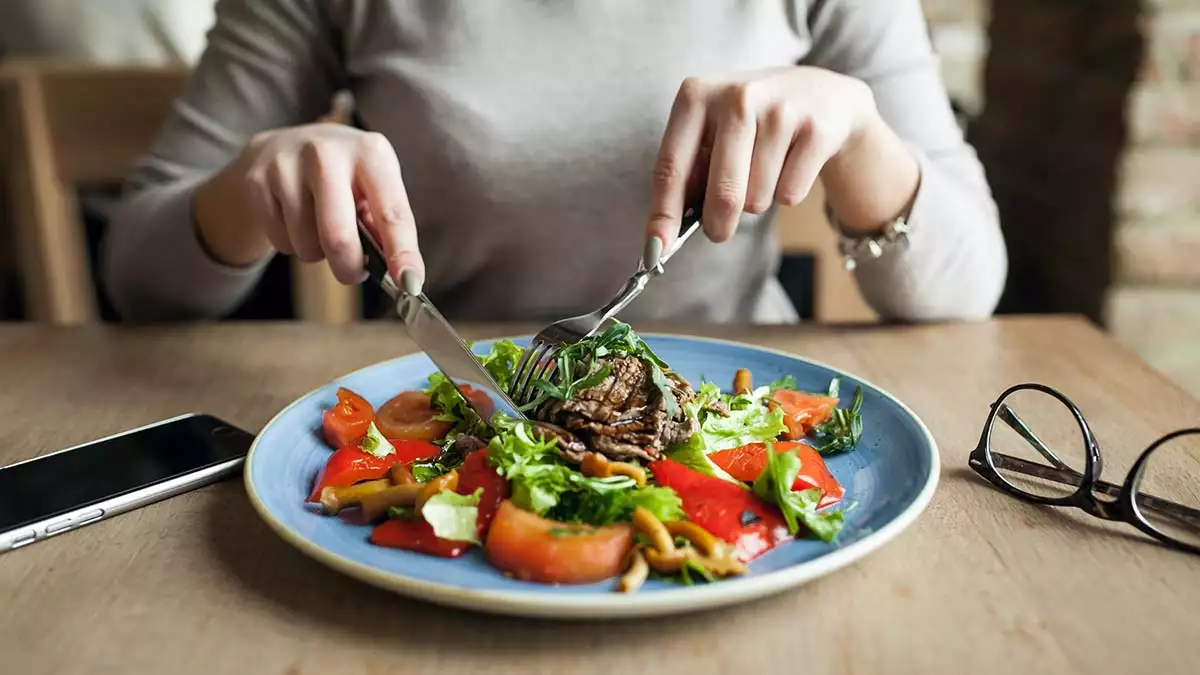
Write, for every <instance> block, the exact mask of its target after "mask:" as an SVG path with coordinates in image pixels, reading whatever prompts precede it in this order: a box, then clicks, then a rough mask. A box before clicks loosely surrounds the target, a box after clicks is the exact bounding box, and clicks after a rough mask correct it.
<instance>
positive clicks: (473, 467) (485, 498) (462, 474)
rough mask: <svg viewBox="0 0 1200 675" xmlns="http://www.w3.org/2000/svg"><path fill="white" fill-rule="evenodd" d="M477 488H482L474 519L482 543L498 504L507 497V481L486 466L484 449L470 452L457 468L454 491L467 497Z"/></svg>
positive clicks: (488, 465) (489, 465) (485, 450)
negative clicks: (477, 511)
mask: <svg viewBox="0 0 1200 675" xmlns="http://www.w3.org/2000/svg"><path fill="white" fill-rule="evenodd" d="M477 488H483V495H482V496H481V497H480V498H479V507H478V508H479V516H478V518H477V519H476V524H477V526H478V528H479V540H480V541H483V540H484V538H485V536H486V535H487V531H488V528H490V527H491V525H492V519H493V518H495V517H496V510H497V509H499V508H500V502H502V501H504V500H505V499H508V496H509V485H508V479H507V478H504V477H503V476H501V475H500V474H498V473H496V469H495V468H493V467H492V465H491V464H488V461H487V449H486V448H484V449H482V450H476V451H475V452H472V453H471V454H469V455H467V458H466V459H464V460H463V463H462V466H460V467H458V487H457V488H455V490H454V491H455V492H457V493H458V494H460V495H469V494H471V493H473V492H475V490H476V489H477Z"/></svg>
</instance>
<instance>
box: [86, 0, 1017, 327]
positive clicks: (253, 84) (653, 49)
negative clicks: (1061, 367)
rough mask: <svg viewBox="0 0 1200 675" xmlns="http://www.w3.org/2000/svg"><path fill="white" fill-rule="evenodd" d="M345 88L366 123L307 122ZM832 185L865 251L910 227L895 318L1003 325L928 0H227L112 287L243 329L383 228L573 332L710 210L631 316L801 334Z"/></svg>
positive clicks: (410, 276) (887, 265)
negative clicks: (278, 292)
mask: <svg viewBox="0 0 1200 675" xmlns="http://www.w3.org/2000/svg"><path fill="white" fill-rule="evenodd" d="M797 64H799V65H797ZM343 88H344V89H348V90H350V91H351V92H353V94H354V96H355V99H356V101H357V106H358V107H357V113H358V117H359V120H360V122H361V127H362V128H361V129H358V128H350V127H344V126H334V125H313V124H309V122H310V121H311V120H314V119H317V118H318V117H319V116H320V115H321V114H323V113H324V112H325V111H326V109H327V108H328V106H329V101H330V99H331V96H332V95H333V94H334V92H336V91H338V90H339V89H343ZM818 177H819V178H820V179H821V180H822V183H823V185H824V187H825V191H826V195H827V201H828V205H829V209H830V212H831V213H832V215H833V216H834V220H835V222H836V223H837V226H838V227H839V228H840V229H841V230H842V232H843V234H844V235H845V236H846V237H847V238H848V239H849V240H850V241H855V242H864V241H866V240H867V239H872V238H875V239H877V240H883V239H885V238H884V237H883V236H882V235H883V233H896V232H898V231H902V230H903V229H904V227H905V226H907V227H908V228H910V229H911V233H910V234H909V236H908V237H907V243H906V244H905V242H904V240H903V238H900V239H899V240H897V241H895V242H894V243H886V242H885V243H884V245H883V246H881V248H880V253H881V255H879V256H878V257H871V256H869V255H867V256H859V257H858V258H857V259H856V262H857V267H856V268H855V272H854V274H855V275H856V278H857V279H858V282H859V284H860V286H861V288H862V291H863V293H864V296H865V297H866V299H867V300H868V302H869V303H870V304H871V305H872V306H873V307H874V308H875V309H876V310H877V311H878V312H879V313H880V314H882V315H883V316H885V317H889V318H899V319H909V320H929V319H953V318H960V319H972V318H980V317H986V316H988V315H989V314H990V313H991V312H992V311H993V310H994V308H995V305H996V303H997V301H998V298H999V294H1000V290H1001V287H1002V285H1003V281H1004V276H1005V266H1006V259H1005V253H1004V246H1003V241H1002V238H1001V234H1000V231H999V227H998V223H997V215H996V210H995V206H994V204H993V202H992V200H991V195H990V191H989V189H988V186H987V182H986V180H985V177H984V174H983V171H982V168H981V166H980V165H979V163H978V161H977V160H976V157H975V154H974V152H973V151H972V150H971V148H970V147H969V146H968V145H966V144H965V142H964V141H963V139H962V136H961V134H960V132H959V129H958V127H957V126H956V124H955V120H954V117H953V114H952V112H951V108H950V105H949V102H948V100H947V95H946V93H945V91H944V89H943V87H942V85H941V82H940V79H939V76H938V72H937V63H936V60H935V57H934V55H933V53H932V51H931V47H930V44H929V41H928V39H927V32H926V25H925V21H924V17H923V14H922V11H921V8H920V5H919V2H918V0H812V1H810V2H804V1H802V0H795V1H793V2H784V1H783V0H779V1H773V2H769V1H766V0H761V1H756V2H735V1H734V0H708V1H706V2H704V3H696V2H690V1H689V0H673V1H659V2H653V3H649V2H643V1H642V0H605V1H598V0H586V1H585V0H574V1H567V0H564V1H561V2H545V1H544V0H509V1H507V2H503V3H488V2H468V1H467V0H453V1H451V0H442V1H436V2H435V1H432V0H430V1H428V2H419V1H417V0H340V1H339V0H225V1H224V2H222V3H220V5H219V7H218V14H217V23H216V26H215V28H214V30H213V31H212V33H211V34H210V36H209V45H208V49H207V51H206V53H205V54H204V56H203V58H202V59H201V62H200V63H199V65H198V67H197V71H196V73H195V76H194V78H193V79H192V81H191V83H190V85H189V86H188V88H187V90H186V92H185V93H184V94H183V95H182V98H181V99H180V101H179V104H178V105H177V107H176V110H175V114H174V115H173V116H172V118H171V119H170V120H169V121H168V123H167V125H166V128H165V129H164V131H163V134H162V137H161V140H160V142H159V144H158V146H157V147H156V148H155V149H154V151H153V152H152V153H151V154H150V155H149V156H148V157H146V158H145V159H144V161H143V162H141V163H140V165H139V166H138V167H137V169H136V171H135V173H134V175H133V179H132V181H131V183H130V190H129V194H128V197H127V199H126V201H125V203H124V207H123V209H122V211H121V212H120V214H119V215H118V216H117V217H116V220H115V222H114V223H113V225H112V228H111V234H110V240H109V242H108V254H107V262H106V278H107V282H108V287H109V291H110V294H111V295H112V297H113V299H114V301H115V303H116V305H117V306H118V307H119V308H120V309H121V311H122V312H123V314H124V315H126V316H127V317H129V318H134V319H153V318H167V317H177V318H189V317H212V316H218V315H221V314H223V313H226V312H228V311H230V310H232V309H233V308H234V307H236V306H237V304H238V302H239V300H240V299H241V298H243V297H244V296H245V294H246V293H247V292H248V290H249V289H250V288H251V287H252V286H253V285H254V283H255V282H256V279H257V278H258V275H259V274H260V272H261V270H262V269H263V266H264V264H265V262H266V261H267V260H268V259H269V258H270V256H272V255H273V254H274V253H275V252H282V253H285V254H292V255H296V256H298V257H300V258H301V259H304V260H309V261H312V260H320V259H325V260H328V263H329V265H330V267H331V268H332V270H333V272H334V274H335V275H336V277H337V278H338V279H339V280H340V281H342V282H343V283H347V284H352V283H358V282H361V281H362V280H363V272H362V269H361V267H362V265H361V261H362V253H361V248H360V246H359V243H358V240H357V238H356V231H355V227H356V216H358V215H361V217H362V218H363V220H364V221H365V222H367V223H368V225H369V226H370V227H371V228H372V229H373V230H375V232H376V233H377V235H378V236H379V238H380V239H381V240H382V242H383V244H384V246H385V248H386V250H387V253H388V257H389V261H390V271H391V273H392V274H393V275H394V276H395V277H396V279H397V280H398V281H401V282H402V283H403V284H404V285H405V287H407V288H408V289H410V290H413V291H415V290H418V289H420V288H421V287H422V286H423V287H424V289H425V291H426V292H427V293H428V294H429V296H430V297H431V299H432V300H433V301H434V302H435V304H437V305H438V306H439V307H440V308H441V309H442V310H443V311H444V312H445V313H446V314H447V315H448V316H451V317H455V318H469V319H512V318H522V319H533V318H557V317H562V316H566V315H570V314H576V313H579V312H581V311H589V310H591V309H594V308H595V307H597V306H599V305H601V304H603V303H604V302H605V301H607V300H608V299H609V298H611V296H612V294H613V293H614V291H615V290H616V289H617V288H618V287H619V286H620V284H621V283H622V282H623V280H624V279H625V278H626V277H627V276H628V275H629V274H630V273H631V272H632V271H633V269H634V267H635V265H636V263H637V260H638V258H639V257H640V256H642V255H643V251H646V254H647V255H649V256H653V255H654V254H655V253H656V252H657V251H658V250H660V249H661V248H663V247H665V246H669V245H670V243H671V241H672V240H673V238H674V232H675V230H676V228H677V227H678V223H679V220H680V217H681V213H682V212H683V210H684V208H685V205H686V204H688V203H690V202H691V201H692V200H696V199H699V198H701V197H702V198H703V214H704V218H703V225H704V231H705V234H706V235H707V237H706V238H704V237H696V238H694V239H693V240H692V241H691V242H689V243H688V245H687V246H685V247H684V249H683V250H682V251H681V252H680V253H679V254H678V255H677V256H676V257H674V258H672V259H671V261H670V263H669V265H667V268H668V269H667V274H666V275H664V276H663V277H660V278H659V279H657V280H656V281H655V282H653V283H652V284H651V285H650V287H649V288H648V289H647V291H646V292H645V293H644V294H643V295H642V296H641V298H639V300H638V301H637V302H636V303H634V305H632V306H631V307H630V308H629V309H628V310H626V312H625V313H624V314H623V315H622V317H623V318H624V319H625V320H628V321H640V320H650V319H654V320H667V321H693V322H701V321H715V322H747V321H755V322H789V321H794V320H795V319H796V314H795V311H794V309H793V308H792V306H791V305H790V304H789V302H788V300H787V298H786V296H785V295H784V293H783V291H782V289H781V288H780V287H779V285H778V283H777V282H776V281H775V279H774V273H775V269H776V265H777V261H778V257H779V251H778V245H777V243H776V240H775V235H774V231H773V227H772V222H773V220H772V217H773V214H774V211H775V209H774V208H773V207H774V205H776V204H795V203H797V202H799V201H801V200H802V199H803V198H804V197H805V196H806V195H807V194H808V192H809V190H810V188H811V186H812V185H813V183H814V181H815V180H816V179H817V178H818ZM897 219H900V221H901V227H899V228H896V227H894V226H892V225H891V224H892V223H894V222H895V221H897ZM655 240H657V241H655ZM860 247H865V244H861V243H860Z"/></svg>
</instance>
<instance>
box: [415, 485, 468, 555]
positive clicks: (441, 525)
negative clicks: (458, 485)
mask: <svg viewBox="0 0 1200 675" xmlns="http://www.w3.org/2000/svg"><path fill="white" fill-rule="evenodd" d="M481 497H483V488H476V489H475V492H473V493H471V494H469V495H460V494H458V493H455V492H452V491H450V490H442V491H441V492H439V493H437V494H436V495H434V496H432V497H430V498H429V499H428V500H426V502H425V505H424V506H422V507H421V517H422V518H424V519H425V522H427V523H429V526H430V527H432V528H433V533H434V534H436V535H437V536H438V537H440V538H442V539H448V540H450V541H468V542H471V543H472V544H479V543H480V541H479V531H478V529H477V528H476V524H475V523H476V520H477V519H478V517H479V499H480V498H481Z"/></svg>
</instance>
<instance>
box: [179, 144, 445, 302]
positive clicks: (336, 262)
mask: <svg viewBox="0 0 1200 675" xmlns="http://www.w3.org/2000/svg"><path fill="white" fill-rule="evenodd" d="M195 199H196V201H195V210H196V221H197V226H198V228H199V234H200V237H201V239H202V241H203V242H204V243H205V245H206V246H207V248H208V249H209V251H210V252H211V253H212V254H213V255H214V256H215V257H216V258H217V259H218V260H220V261H221V262H224V263H226V264H229V265H235V266H236V265H246V264H250V263H253V262H254V261H256V260H259V259H261V258H262V257H264V256H266V255H268V254H269V253H270V251H271V249H272V248H274V249H275V250H277V251H279V252H281V253H285V254H289V255H295V256H296V257H298V258H300V259H301V260H304V261H306V262H316V261H318V260H322V259H325V260H328V261H329V267H330V269H332V270H333V274H334V276H335V277H336V278H337V279H338V281H340V282H342V283H344V284H355V283H361V282H362V281H363V279H364V277H365V272H364V269H363V250H362V244H361V243H360V241H359V238H358V224H357V221H358V219H360V218H361V219H362V221H363V223H365V224H366V225H367V227H368V228H369V229H370V230H371V232H372V233H373V234H374V235H375V238H376V240H377V241H379V242H380V244H381V245H382V247H383V250H384V255H385V256H386V257H387V261H388V270H389V271H390V272H391V274H392V275H393V277H394V278H395V280H396V282H397V283H401V284H402V285H403V287H404V288H405V289H406V290H408V291H409V292H420V287H421V284H422V282H423V280H424V277H425V273H424V263H423V262H422V260H421V254H420V250H419V249H418V246H417V230H416V224H415V222H414V220H413V213H412V208H411V207H410V206H409V203H408V194H407V192H406V191H405V189H404V181H403V179H402V177H401V175H400V162H399V161H398V160H397V158H396V152H395V150H394V149H393V148H392V144H391V143H390V142H389V141H388V140H387V138H385V137H384V136H382V135H380V134H376V133H367V132H363V131H359V130H357V129H354V128H352V127H348V126H344V125H340V124H314V125H309V126H301V127H292V128H287V129H281V130H278V131H269V132H264V133H261V134H258V135H256V136H255V137H254V138H253V139H251V141H250V143H249V144H247V145H246V147H245V149H244V150H243V151H242V153H241V154H240V155H239V156H238V158H237V159H235V160H234V161H233V162H232V163H231V164H230V165H229V166H227V167H226V168H225V169H223V170H222V171H220V172H219V173H218V174H216V175H215V176H214V177H213V178H212V179H210V180H209V181H208V182H206V183H205V184H203V185H202V186H201V187H200V188H199V189H198V190H197V192H196V198H195Z"/></svg>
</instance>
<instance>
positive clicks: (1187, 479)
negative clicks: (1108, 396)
mask: <svg viewBox="0 0 1200 675" xmlns="http://www.w3.org/2000/svg"><path fill="white" fill-rule="evenodd" d="M1135 480H1136V482H1135V485H1134V488H1135V492H1134V504H1135V505H1136V507H1137V510H1138V512H1140V513H1141V514H1142V516H1143V517H1144V518H1145V519H1146V522H1148V523H1149V524H1150V526H1151V527H1153V528H1154V529H1155V530H1158V532H1159V533H1161V534H1162V535H1164V536H1166V537H1169V538H1171V539H1174V540H1176V541H1179V542H1180V543H1184V544H1188V545H1191V546H1200V433H1195V432H1193V433H1187V434H1184V435H1181V436H1177V437H1175V438H1172V439H1171V440H1168V441H1166V442H1164V443H1163V444H1162V445H1159V446H1158V447H1157V448H1155V449H1154V450H1153V451H1152V452H1151V453H1150V455H1149V457H1148V458H1147V459H1146V463H1145V465H1144V467H1143V469H1142V471H1140V472H1139V474H1138V476H1137V478H1136V479H1135Z"/></svg>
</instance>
